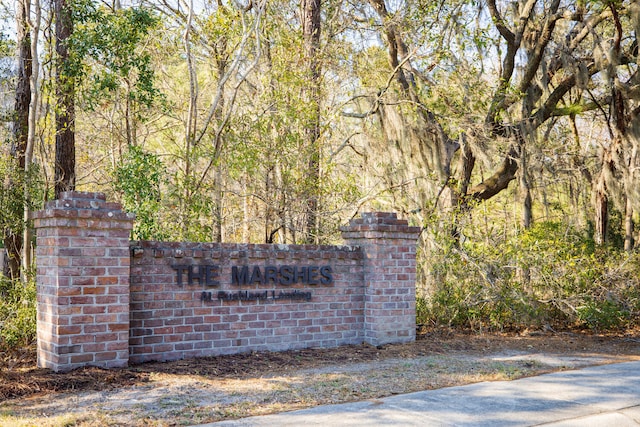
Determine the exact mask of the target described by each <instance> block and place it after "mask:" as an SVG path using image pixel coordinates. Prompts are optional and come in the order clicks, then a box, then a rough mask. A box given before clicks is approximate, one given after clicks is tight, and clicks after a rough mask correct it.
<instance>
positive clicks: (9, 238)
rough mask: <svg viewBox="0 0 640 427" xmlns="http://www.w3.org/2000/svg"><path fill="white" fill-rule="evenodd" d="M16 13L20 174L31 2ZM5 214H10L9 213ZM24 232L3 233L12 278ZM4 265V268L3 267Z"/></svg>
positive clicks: (14, 152) (14, 150) (15, 146)
mask: <svg viewBox="0 0 640 427" xmlns="http://www.w3.org/2000/svg"><path fill="white" fill-rule="evenodd" d="M17 8H18V10H17V11H16V29H17V32H16V35H17V42H18V43H17V47H18V52H17V54H18V69H17V76H16V77H17V81H16V92H15V103H14V116H13V140H12V145H11V156H12V158H13V159H14V161H15V166H16V169H17V170H18V173H23V171H24V170H25V164H26V163H25V154H26V150H27V141H28V137H29V105H30V103H31V74H32V72H33V68H32V57H31V33H30V31H29V24H28V19H29V9H30V8H29V2H28V1H27V0H23V1H19V2H18V4H17ZM5 185H8V186H13V185H16V184H15V182H12V180H10V182H8V183H7V184H5ZM5 214H8V212H7V213H5ZM23 232H24V228H23V229H21V230H15V229H14V230H10V229H5V230H3V239H4V246H5V248H6V250H7V255H8V262H7V266H6V267H7V268H6V271H3V273H4V274H5V276H8V277H10V278H12V279H15V278H17V277H19V275H20V265H21V261H22V247H23ZM3 267H4V266H0V268H3Z"/></svg>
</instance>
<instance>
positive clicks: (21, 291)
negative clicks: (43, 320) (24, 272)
mask: <svg viewBox="0 0 640 427" xmlns="http://www.w3.org/2000/svg"><path fill="white" fill-rule="evenodd" d="M35 339H36V285H35V282H33V281H29V282H27V283H26V284H25V283H22V282H21V281H19V280H9V279H7V278H5V277H4V276H2V275H0V351H9V350H12V349H18V348H23V347H28V346H29V345H30V344H31V343H33V342H34V341H35Z"/></svg>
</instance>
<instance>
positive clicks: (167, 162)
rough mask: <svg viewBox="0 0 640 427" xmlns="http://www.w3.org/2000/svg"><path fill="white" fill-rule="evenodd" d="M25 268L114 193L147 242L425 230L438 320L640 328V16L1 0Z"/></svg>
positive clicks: (332, 3) (304, 0)
mask: <svg viewBox="0 0 640 427" xmlns="http://www.w3.org/2000/svg"><path fill="white" fill-rule="evenodd" d="M0 5H1V6H2V17H3V24H4V26H3V37H2V40H1V43H0V55H1V58H2V60H1V61H0V67H1V70H0V79H1V81H0V84H1V86H2V92H1V93H2V109H3V114H2V118H3V126H2V128H1V132H2V141H3V145H2V150H1V152H0V154H1V157H0V173H1V174H2V179H3V181H2V187H1V188H0V210H1V215H2V216H1V219H0V221H1V222H2V229H3V235H4V237H3V246H4V247H5V249H6V250H7V253H8V254H9V263H8V266H7V267H6V268H5V276H7V277H9V278H14V279H16V278H18V277H19V276H20V275H21V274H22V276H23V277H27V276H28V274H27V273H28V272H29V271H30V268H31V266H32V264H33V260H32V256H31V253H32V247H33V237H32V235H31V233H30V223H29V215H30V212H31V211H32V210H34V209H38V208H39V207H40V206H42V203H43V202H44V201H45V200H47V199H51V198H55V197H56V195H57V194H59V192H60V191H64V190H69V189H77V190H84V191H102V192H105V193H107V195H108V198H109V199H110V200H114V201H120V202H121V203H122V204H123V206H124V208H125V209H126V210H128V211H132V212H135V213H136V215H137V220H136V225H135V229H134V233H133V236H132V237H133V238H134V239H172V240H195V241H212V242H255V243H263V242H268V243H338V242H339V232H338V227H339V226H340V225H342V224H345V223H346V222H347V221H348V220H349V219H350V218H352V217H354V216H355V215H356V214H357V213H358V212H361V211H372V210H383V211H395V212H398V213H399V215H400V216H401V217H404V218H407V219H409V221H410V223H411V224H412V225H419V226H421V227H423V233H422V236H421V241H420V248H419V262H420V271H419V275H420V284H419V287H420V290H421V291H420V293H419V301H418V302H419V305H418V309H419V318H420V319H422V320H423V321H424V322H434V323H441V322H445V323H449V324H461V325H466V326H472V327H484V326H485V325H488V326H490V327H509V326H510V325H511V326H518V325H520V326H521V325H527V324H531V323H535V324H545V325H552V324H555V323H556V322H560V323H563V324H575V323H578V324H582V325H590V326H592V325H596V326H598V327H607V325H609V326H618V325H620V324H623V323H625V322H632V321H634V319H636V318H637V316H636V314H637V313H638V310H639V308H640V303H639V302H638V291H637V290H638V280H640V279H638V277H639V275H638V274H637V273H638V271H637V270H640V266H638V256H637V251H635V250H634V249H635V247H636V242H637V240H638V230H637V229H636V226H635V224H636V223H637V222H638V221H639V220H640V217H639V214H638V212H639V211H640V188H639V185H638V184H639V183H640V179H639V177H640V170H639V169H638V167H639V166H640V158H639V153H638V145H639V142H640V102H639V101H640V73H639V72H638V59H639V52H638V33H639V32H640V4H638V2H636V1H631V0H576V1H567V0H519V1H502V0H480V1H478V0H438V1H430V0H429V1H427V0H394V1H384V0H365V1H362V2H358V1H350V0H324V1H321V0H300V1H298V2H287V1H281V0H271V1H266V0H242V1H235V0H233V1H229V0H217V1H216V2H201V1H199V0H198V1H194V0H189V1H182V0H141V1H136V2H134V3H129V2H124V1H120V0H113V1H112V2H109V1H95V0H52V2H50V3H49V2H47V3H42V2H41V1H40V0H18V1H17V2H16V3H15V4H13V3H10V2H6V1H5V0H0Z"/></svg>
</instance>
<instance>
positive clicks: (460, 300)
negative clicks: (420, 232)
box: [421, 222, 640, 330]
mask: <svg viewBox="0 0 640 427" xmlns="http://www.w3.org/2000/svg"><path fill="white" fill-rule="evenodd" d="M441 249H442V248H441ZM422 270H423V271H424V272H428V273H429V274H428V275H425V286H424V287H423V291H422V293H421V295H422V298H424V299H425V300H426V302H425V303H424V304H425V305H426V306H427V308H426V309H423V313H422V321H423V322H425V323H426V322H431V323H437V324H447V325H450V326H462V327H470V328H474V329H483V328H484V329H491V330H504V329H523V328H531V327H533V328H539V327H541V326H545V325H546V326H551V327H559V328H569V327H586V328H590V329H594V330H611V329H615V328H621V327H626V326H631V324H632V323H633V322H638V321H640V320H639V319H640V317H638V314H639V311H640V303H639V302H638V301H639V296H640V291H639V290H638V289H639V288H640V263H639V255H638V254H633V255H629V254H626V253H624V252H622V251H619V250H617V249H615V248H606V249H603V248H597V249H596V248H595V246H594V244H593V241H592V240H591V239H590V238H588V237H585V236H584V235H583V234H581V233H579V232H578V231H576V230H574V229H572V228H570V227H565V226H563V225H562V224H561V223H559V222H541V223H539V224H536V225H535V226H533V227H532V228H531V229H529V230H526V231H524V232H523V233H521V234H520V235H518V236H517V237H515V238H512V239H508V240H505V241H502V242H500V243H498V244H494V245H492V244H480V243H467V244H464V245H462V247H455V246H454V245H449V246H444V250H443V251H441V255H440V257H439V258H438V259H437V260H436V262H434V263H433V264H432V266H431V268H430V269H429V268H427V267H425V268H423V269H422Z"/></svg>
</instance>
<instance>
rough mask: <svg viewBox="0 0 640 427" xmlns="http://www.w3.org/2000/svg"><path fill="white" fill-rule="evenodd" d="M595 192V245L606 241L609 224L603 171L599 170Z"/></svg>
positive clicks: (607, 200)
mask: <svg viewBox="0 0 640 427" xmlns="http://www.w3.org/2000/svg"><path fill="white" fill-rule="evenodd" d="M603 167H604V166H603ZM595 192H596V194H595V209H596V212H595V235H594V236H593V240H594V241H595V242H596V245H604V244H605V243H606V242H607V227H608V226H609V206H608V205H609V198H608V197H607V187H606V184H605V182H604V172H600V177H599V178H598V183H597V184H596V189H595Z"/></svg>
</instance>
